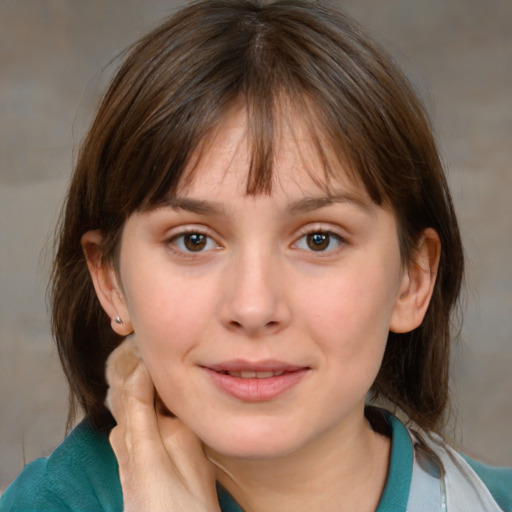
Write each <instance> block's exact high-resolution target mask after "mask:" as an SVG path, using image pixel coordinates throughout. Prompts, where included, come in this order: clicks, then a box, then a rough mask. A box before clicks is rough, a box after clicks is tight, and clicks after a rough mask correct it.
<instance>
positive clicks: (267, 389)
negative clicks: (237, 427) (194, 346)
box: [202, 360, 311, 402]
mask: <svg viewBox="0 0 512 512" xmlns="http://www.w3.org/2000/svg"><path fill="white" fill-rule="evenodd" d="M202 368H203V369H204V370H205V371H206V373H207V374H208V376H209V377H210V379H211V381H212V382H213V383H214V385H215V387H216V388H217V389H218V390H220V391H221V392H222V393H223V394H227V395H229V396H230V397H233V398H236V399H238V400H241V401H244V402H264V401H270V400H273V399H276V398H278V397H280V396H281V395H283V394H284V393H285V392H287V391H289V390H291V389H292V388H294V387H295V386H296V385H298V384H299V383H300V382H301V381H302V380H303V378H304V377H305V376H306V375H307V374H308V373H309V370H310V369H311V368H310V367H307V366H296V365H291V364H287V363H283V362H280V361H260V362H257V363H256V362H248V361H241V360H236V361H229V362H224V363H220V364H215V365H208V366H203V367H202Z"/></svg>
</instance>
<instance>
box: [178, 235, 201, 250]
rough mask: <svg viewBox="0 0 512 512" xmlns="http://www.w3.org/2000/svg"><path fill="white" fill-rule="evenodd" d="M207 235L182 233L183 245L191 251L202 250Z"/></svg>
mask: <svg viewBox="0 0 512 512" xmlns="http://www.w3.org/2000/svg"><path fill="white" fill-rule="evenodd" d="M206 242H207V237H206V236H205V235H202V234H201V233H187V234H186V235H183V245H184V246H185V247H186V248H187V249H188V250H189V251H192V252H198V251H202V250H203V249H204V248H205V247H206Z"/></svg>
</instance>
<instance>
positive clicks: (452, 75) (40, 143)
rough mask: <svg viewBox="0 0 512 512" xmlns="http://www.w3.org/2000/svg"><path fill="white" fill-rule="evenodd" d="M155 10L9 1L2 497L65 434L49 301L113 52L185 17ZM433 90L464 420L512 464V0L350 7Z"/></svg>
mask: <svg viewBox="0 0 512 512" xmlns="http://www.w3.org/2000/svg"><path fill="white" fill-rule="evenodd" d="M175 5H177V4H176V3H174V2H170V1H168V2H164V1H156V0H150V1H148V0H146V1H143V0H108V1H106V0H105V1H100V0H89V1H83V0H82V1H79V0H37V1H36V0H33V1H29V0H16V1H15V0H11V1H8V0H3V1H0V240H1V242H0V418H1V422H0V490H1V489H3V488H5V486H6V485H7V484H8V482H10V480H11V479H12V478H14V476H15V475H16V474H17V473H18V472H19V471H20V470H21V469H22V467H23V465H24V463H25V462H28V461H30V460H31V459H33V458H34V457H36V456H40V455H45V454H48V453H50V452H51V451H52V449H53V448H54V447H55V446H56V444H57V443H58V442H59V441H60V440H61V439H62V437H63V435H64V423H65V409H66V400H67V391H66V386H65V384H64V380H63V377H62V373H61V370H60V367H59V364H58V362H57V357H56V352H55V349H54V347H53V345H52V342H51V339H50V336H49V326H48V315H47V312H46V309H45V304H44V293H45V286H46V282H47V275H48V268H49V264H50V263H49V262H50V261H51V258H50V255H51V235H52V232H53V226H54V224H55V222H56V219H57V216H58V211H59V208H60V203H61V201H62V198H63V194H64V191H65V189H66V186H67V182H68V178H69V174H70V169H71V167H72V163H73V161H74V156H75V155H76V151H77V147H78V145H79V142H80V140H81V138H82V137H83V135H84V132H85V130H86V127H87V125H88V123H89V121H90V119H91V116H92V115H93V111H94V108H95V106H96V105H97V102H98V100H99V98H100V95H101V91H102V90H103V89H104V87H105V85H106V83H107V82H108V79H109V77H110V76H111V72H112V66H110V67H108V68H106V65H107V64H108V63H109V62H110V60H111V58H112V57H113V56H114V55H115V54H117V53H118V52H119V51H120V50H121V49H123V48H124V47H125V46H126V45H127V44H128V43H130V42H132V41H133V40H134V39H136V38H138V37H139V36H140V35H142V34H143V33H144V32H146V31H147V29H148V28H150V27H152V26H154V25H155V23H156V21H157V20H159V19H160V18H161V17H162V16H164V15H166V14H168V13H170V12H171V11H172V10H173V9H174V7H175ZM344 5H345V6H346V8H347V10H348V11H349V12H351V13H352V14H354V15H355V16H356V17H357V18H359V19H360V20H361V21H363V22H364V23H365V24H366V25H367V27H368V28H369V29H370V30H371V32H372V33H373V34H374V36H375V37H376V39H377V40H379V41H380V42H381V43H382V44H383V45H384V46H385V47H386V48H387V49H388V51H390V52H391V53H392V54H393V55H394V56H395V57H396V58H397V59H398V61H399V62H400V63H401V64H402V66H403V67H404V68H405V70H406V72H407V74H408V75H409V76H410V78H411V79H412V81H413V82H414V83H415V84H416V86H417V88H418V89H419V91H420V92H421V94H422V96H423V98H424V100H425V102H426V104H427V107H428V109H429V111H430V112H431V115H432V118H433V120H434V125H435V127H436V132H437V136H438V139H439V140H440V143H441V148H442V152H443V157H444V160H445V162H446V165H447V169H448V173H449V179H450V182H451V185H452V190H453V194H454V199H455V202H456V207H457V209H458V213H459V218H460V221H461V224H462V231H463V236H464V240H465V244H466V252H467V256H468V263H469V267H468V270H469V272H468V276H469V288H468V293H467V310H466V318H465V327H464V330H463V343H462V344H461V346H460V347H459V348H458V349H457V350H456V351H455V357H454V377H455V379H454V391H455V396H456V399H457V411H456V412H457V413H458V420H457V422H456V423H455V425H454V427H453V433H454V434H455V437H456V439H457V441H458V442H459V443H461V445H462V446H463V447H464V448H465V449H466V450H468V451H469V452H470V453H472V454H473V455H475V456H477V457H479V458H482V459H484V460H486V461H488V462H492V463H497V464H508V465H512V440H511V439H512V437H511V433H512V371H511V368H512V228H511V226H510V220H511V219H512V171H511V162H512V0H432V1H430V0H429V1H426V0H423V1H420V0H385V1H384V0H381V1H378V0H374V1H371V0H347V1H346V2H344Z"/></svg>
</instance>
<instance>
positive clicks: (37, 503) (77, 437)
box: [0, 415, 512, 512]
mask: <svg viewBox="0 0 512 512" xmlns="http://www.w3.org/2000/svg"><path fill="white" fill-rule="evenodd" d="M386 420H387V422H388V424H389V426H390V428H391V433H392V449H391V460H390V466H389V473H388V479H387V482H386V487H385V489H384V492H383V494H382V497H381V500H380V503H379V506H378V508H377V511H376V512H405V511H406V508H407V500H408V497H409V489H410V485H411V475H412V464H413V448H412V444H411V440H410V437H409V434H408V432H407V430H406V428H405V427H404V425H403V424H402V423H401V422H400V421H399V420H398V419H397V418H396V417H395V416H392V415H386ZM467 460H468V462H469V464H470V465H471V466H472V468H473V469H474V471H475V472H476V473H477V474H478V475H479V477H480V478H481V479H482V481H483V482H484V483H485V485H486V486H487V487H488V489H489V490H490V492H491V493H492V494H493V496H494V499H495V500H496V501H497V503H498V505H499V506H500V507H501V508H502V510H503V511H505V512H512V469H506V468H491V467H489V466H485V465H483V464H480V463H478V462H475V461H473V460H471V459H467ZM218 494H219V503H220V505H221V509H222V512H242V509H241V508H240V507H239V506H238V505H237V503H236V502H235V501H234V499H233V498H232V497H231V496H230V495H229V494H228V493H227V492H226V491H225V490H224V489H222V488H220V487H219V490H218ZM0 509H1V511H2V512H50V511H51V512H61V511H62V512H64V511H74V512H78V511H80V512H86V511H91V512H99V511H104V512H118V511H119V512H121V511H122V510H123V496H122V492H121V484H120V482H119V475H118V466H117V460H116V458H115V455H114V453H113V451H112V449H111V447H110V444H109V442H108V438H107V436H106V435H105V434H104V433H101V432H97V431H95V430H93V429H92V427H91V426H90V425H89V423H88V422H87V421H83V422H82V423H80V424H79V425H78V426H77V427H76V428H75V429H74V430H73V431H72V432H71V433H70V435H69V436H68V437H67V438H66V439H65V440H64V442H63V443H62V444H61V445H60V446H59V447H58V448H57V449H56V450H55V451H54V452H53V453H52V455H51V456H50V457H48V458H45V459H37V460H35V461H34V462H32V463H31V464H29V465H28V466H27V467H26V468H25V469H24V471H23V472H22V473H21V474H20V476H19V477H18V478H17V479H16V480H15V481H14V482H13V483H12V484H11V486H10V487H9V488H8V489H7V491H6V492H5V494H4V495H3V496H2V499H1V501H0Z"/></svg>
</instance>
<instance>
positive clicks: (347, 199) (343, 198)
mask: <svg viewBox="0 0 512 512" xmlns="http://www.w3.org/2000/svg"><path fill="white" fill-rule="evenodd" d="M336 203H342V204H352V205H355V206H357V207H359V208H361V209H363V210H369V209H370V205H369V204H368V202H366V201H364V200H363V199H361V198H359V197H358V196H356V195H353V194H337V195H333V196H323V197H303V198H301V199H299V200H298V201H294V202H292V203H291V204H290V205H289V207H288V210H289V211H290V213H307V212H311V211H314V210H318V209H320V208H324V207H325V206H329V205H331V204H336Z"/></svg>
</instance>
